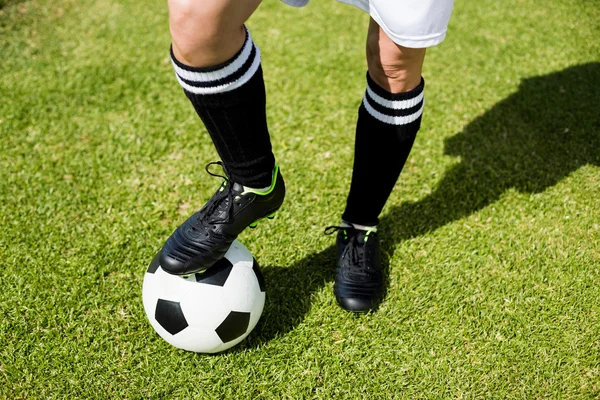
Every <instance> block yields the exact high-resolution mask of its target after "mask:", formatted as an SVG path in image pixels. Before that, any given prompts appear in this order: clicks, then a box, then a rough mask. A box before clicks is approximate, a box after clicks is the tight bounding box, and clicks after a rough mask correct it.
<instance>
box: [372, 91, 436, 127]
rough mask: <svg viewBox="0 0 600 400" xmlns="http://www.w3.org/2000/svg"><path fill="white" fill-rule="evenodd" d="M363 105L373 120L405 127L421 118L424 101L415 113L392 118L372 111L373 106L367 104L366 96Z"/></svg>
mask: <svg viewBox="0 0 600 400" xmlns="http://www.w3.org/2000/svg"><path fill="white" fill-rule="evenodd" d="M363 105H364V106H365V109H366V110H367V112H368V113H369V114H371V116H372V117H373V118H375V119H378V120H379V121H381V122H384V123H386V124H390V125H407V124H410V123H411V122H414V121H416V120H417V119H418V118H419V117H420V116H421V114H423V109H424V108H425V99H424V98H423V104H422V105H421V108H419V110H418V111H417V112H415V113H413V114H410V115H405V116H393V115H385V114H382V113H380V112H379V111H377V110H376V109H374V108H373V106H372V105H371V104H370V103H369V99H368V98H367V96H365V97H364V99H363Z"/></svg>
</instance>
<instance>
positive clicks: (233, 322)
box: [215, 311, 250, 343]
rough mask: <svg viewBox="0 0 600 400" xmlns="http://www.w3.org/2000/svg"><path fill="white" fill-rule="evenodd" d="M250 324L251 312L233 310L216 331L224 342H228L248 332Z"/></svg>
mask: <svg viewBox="0 0 600 400" xmlns="http://www.w3.org/2000/svg"><path fill="white" fill-rule="evenodd" d="M248 324H250V313H247V312H239V311H232V312H230V313H229V315H228V316H227V318H225V320H224V321H223V322H221V325H219V326H218V328H217V329H215V331H216V332H217V335H219V337H220V338H221V340H222V341H223V343H227V342H231V341H232V340H235V339H237V338H239V337H240V336H242V335H243V334H244V333H246V330H247V329H248Z"/></svg>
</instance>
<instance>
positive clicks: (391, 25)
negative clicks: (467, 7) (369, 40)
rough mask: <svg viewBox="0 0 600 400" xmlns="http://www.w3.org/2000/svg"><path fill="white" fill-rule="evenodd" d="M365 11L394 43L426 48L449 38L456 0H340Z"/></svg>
mask: <svg viewBox="0 0 600 400" xmlns="http://www.w3.org/2000/svg"><path fill="white" fill-rule="evenodd" d="M339 1H341V2H342V3H347V4H351V5H353V6H356V7H358V8H360V9H361V10H364V11H365V12H367V13H368V14H369V15H371V17H372V18H373V19H374V20H375V22H377V24H378V25H379V26H380V27H381V29H383V31H384V32H385V33H386V34H387V35H388V36H389V37H390V39H392V40H393V41H394V42H396V43H397V44H399V45H400V46H404V47H413V48H423V47H431V46H435V45H436V44H439V43H441V42H442V40H444V38H445V37H446V30H447V29H448V21H450V14H451V13H452V5H453V3H454V0H339Z"/></svg>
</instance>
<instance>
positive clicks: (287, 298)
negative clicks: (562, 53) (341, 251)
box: [246, 63, 600, 347]
mask: <svg viewBox="0 0 600 400" xmlns="http://www.w3.org/2000/svg"><path fill="white" fill-rule="evenodd" d="M599 102H600V63H590V64H584V65H578V66H574V67H570V68H567V69H565V70H563V71H560V72H555V73H551V74H548V75H544V76H537V77H532V78H527V79H524V80H523V81H522V83H521V85H520V86H519V90H518V91H517V92H516V93H514V94H512V95H510V96H509V97H507V98H506V99H504V100H502V101H501V102H499V103H497V104H496V105H495V106H494V107H492V108H491V109H490V110H489V111H487V112H486V113H485V114H484V115H482V116H481V117H478V118H476V119H475V120H474V121H473V122H471V123H470V124H469V125H467V126H466V128H465V130H464V131H462V132H460V133H458V134H457V135H455V136H453V137H451V138H449V139H447V140H446V142H445V151H444V153H445V154H448V155H453V156H460V157H461V161H460V162H459V163H458V164H457V165H455V166H453V167H452V168H450V169H449V170H448V171H447V172H446V173H445V174H444V177H443V178H442V180H441V181H440V182H439V185H438V186H437V187H436V188H435V190H434V191H433V192H432V193H431V194H430V195H428V196H427V197H425V198H423V199H421V200H419V201H417V202H407V203H403V204H401V205H398V206H396V207H393V208H392V209H391V210H390V211H389V212H388V213H387V214H386V215H385V216H384V217H383V218H382V219H381V223H380V232H381V235H380V236H381V237H382V238H385V240H384V241H383V242H382V252H383V253H384V254H391V253H392V252H393V249H394V248H395V246H396V244H397V243H400V242H401V241H403V240H407V239H410V238H414V237H417V236H419V235H422V234H425V233H427V232H430V231H433V230H435V229H437V228H439V227H441V226H444V225H446V224H448V223H450V222H453V221H456V220H459V219H461V218H463V217H465V216H468V215H471V214H472V213H474V212H476V211H477V210H480V209H481V208H483V207H485V206H487V205H489V204H491V203H493V202H495V201H496V200H497V199H498V198H499V197H500V196H501V195H502V194H503V193H504V192H505V191H506V190H508V189H511V188H514V189H516V190H518V191H521V192H527V193H537V192H541V191H543V190H545V189H547V188H548V187H551V186H553V185H555V184H556V183H558V182H559V181H560V180H561V179H563V178H565V177H566V176H567V175H569V174H570V173H572V172H573V171H576V170H577V169H578V168H579V167H581V166H584V165H587V164H592V165H600V111H599V105H600V103H599ZM417 140H418V139H417ZM334 264H335V248H334V246H333V245H332V246H330V247H328V248H327V249H325V250H323V251H321V252H319V253H316V254H313V255H310V256H308V257H306V258H304V259H302V260H300V261H298V262H297V263H295V264H294V265H291V266H289V267H287V266H286V267H281V266H276V267H275V266H264V267H263V268H262V270H263V273H264V276H265V279H266V281H267V304H266V305H265V310H264V313H263V318H262V319H261V322H260V323H259V325H258V326H257V327H256V329H255V332H254V333H253V334H252V335H250V337H249V340H248V342H246V343H247V346H250V347H252V346H254V345H256V344H259V343H262V342H266V341H269V340H271V339H272V338H274V337H276V336H278V335H282V334H285V333H286V332H288V331H290V330H291V329H293V328H294V327H295V326H296V325H297V324H298V323H300V322H301V321H302V319H303V318H304V315H305V314H306V313H307V312H308V311H309V309H310V306H311V294H312V293H313V292H315V291H316V290H318V289H319V288H321V287H322V286H323V285H324V284H326V283H327V282H329V281H331V280H332V279H333V273H334V268H335V266H334Z"/></svg>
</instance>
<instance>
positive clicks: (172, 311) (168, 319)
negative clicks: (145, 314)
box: [154, 299, 188, 335]
mask: <svg viewBox="0 0 600 400" xmlns="http://www.w3.org/2000/svg"><path fill="white" fill-rule="evenodd" d="M154 319H156V321H157V322H158V323H159V324H160V326H162V327H163V328H165V330H166V331H167V332H169V333H170V334H171V335H175V334H177V333H179V332H181V331H182V330H184V329H185V328H187V327H188V322H187V321H186V320H185V316H184V315H183V311H182V310H181V306H180V305H179V303H178V302H176V301H170V300H163V299H158V302H157V303H156V311H155V313H154Z"/></svg>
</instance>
